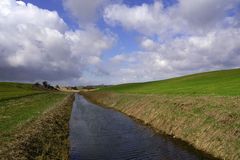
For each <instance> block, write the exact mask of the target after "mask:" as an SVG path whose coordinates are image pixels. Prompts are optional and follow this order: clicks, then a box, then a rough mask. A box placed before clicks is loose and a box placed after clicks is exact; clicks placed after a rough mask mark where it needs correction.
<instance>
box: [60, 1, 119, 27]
mask: <svg viewBox="0 0 240 160" xmlns="http://www.w3.org/2000/svg"><path fill="white" fill-rule="evenodd" d="M113 2H115V3H117V2H121V0H63V6H64V8H65V10H67V11H68V12H69V13H70V14H71V15H72V16H74V17H75V19H77V21H78V23H79V24H80V26H83V27H85V26H86V25H87V26H88V25H89V24H90V25H93V24H94V22H95V21H96V20H97V19H98V18H101V16H102V11H103V9H104V7H105V6H106V5H109V3H113Z"/></svg>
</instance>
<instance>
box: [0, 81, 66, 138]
mask: <svg viewBox="0 0 240 160" xmlns="http://www.w3.org/2000/svg"><path fill="white" fill-rule="evenodd" d="M66 96H67V94H64V93H61V92H54V91H46V90H43V89H38V88H34V87H32V85H31V84H21V83H8V82H1V83H0V142H1V141H5V140H7V139H9V138H11V136H12V134H13V133H14V132H16V131H18V129H19V128H21V127H22V126H24V125H26V124H27V122H29V121H31V120H33V119H37V118H38V117H39V116H40V115H42V114H43V113H44V112H45V111H46V110H48V109H51V108H52V107H54V106H55V105H56V104H57V103H59V102H61V100H63V98H64V97H66Z"/></svg>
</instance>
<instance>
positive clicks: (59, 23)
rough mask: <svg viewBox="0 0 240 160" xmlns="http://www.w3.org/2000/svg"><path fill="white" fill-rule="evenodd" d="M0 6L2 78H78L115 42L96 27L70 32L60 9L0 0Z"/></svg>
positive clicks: (11, 0)
mask: <svg viewBox="0 0 240 160" xmlns="http://www.w3.org/2000/svg"><path fill="white" fill-rule="evenodd" d="M0 6H1V10H0V75H1V76H0V79H1V80H27V81H34V80H41V79H46V80H65V79H71V78H79V77H80V76H81V73H82V70H83V69H84V68H85V67H87V66H88V65H95V64H97V63H99V61H100V56H101V54H102V52H103V51H104V50H106V49H108V48H110V47H111V45H112V43H113V41H114V38H113V37H112V36H111V35H109V34H104V33H102V32H101V31H99V30H98V29H96V28H94V27H90V28H88V29H84V30H76V31H71V30H69V29H68V26H67V25H66V24H65V22H64V21H63V20H62V19H61V18H60V17H59V15H58V14H57V12H53V11H48V10H44V9H40V8H38V7H36V6H34V5H32V4H25V3H24V2H22V1H15V0H1V1H0ZM93 42H95V43H93ZM10 72H11V73H10Z"/></svg>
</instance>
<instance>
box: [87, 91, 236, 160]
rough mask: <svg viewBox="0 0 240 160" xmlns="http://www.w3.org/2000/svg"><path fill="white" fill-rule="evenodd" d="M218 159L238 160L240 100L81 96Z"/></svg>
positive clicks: (91, 94)
mask: <svg viewBox="0 0 240 160" xmlns="http://www.w3.org/2000/svg"><path fill="white" fill-rule="evenodd" d="M83 94H84V95H85V96H86V97H87V98H88V99H90V100H91V101H93V102H95V103H98V104H101V105H104V106H107V107H112V108H115V109H117V110H119V111H121V112H123V113H126V114H127V115H129V116H132V117H134V118H136V119H139V120H141V121H143V122H144V123H145V124H148V125H151V126H152V127H153V128H155V129H156V130H157V131H159V132H164V133H166V134H169V135H173V136H174V137H176V138H179V139H181V140H183V141H186V142H188V143H190V144H191V145H193V146H194V147H195V148H197V149H199V150H202V151H205V152H207V153H210V154H211V155H213V156H215V157H218V158H221V159H231V160H238V159H240V97H220V96H219V97H213V96H199V97H196V96H195V97H191V96H161V95H136V94H117V93H109V92H108V93H103V92H85V93H83Z"/></svg>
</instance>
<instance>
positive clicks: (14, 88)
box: [0, 82, 46, 101]
mask: <svg viewBox="0 0 240 160" xmlns="http://www.w3.org/2000/svg"><path fill="white" fill-rule="evenodd" d="M44 92H46V91H45V90H44V89H41V88H38V87H34V86H33V85H32V84H25V83H13V82H0V101H2V100H8V99H12V98H18V97H23V96H28V95H33V94H39V93H44Z"/></svg>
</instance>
